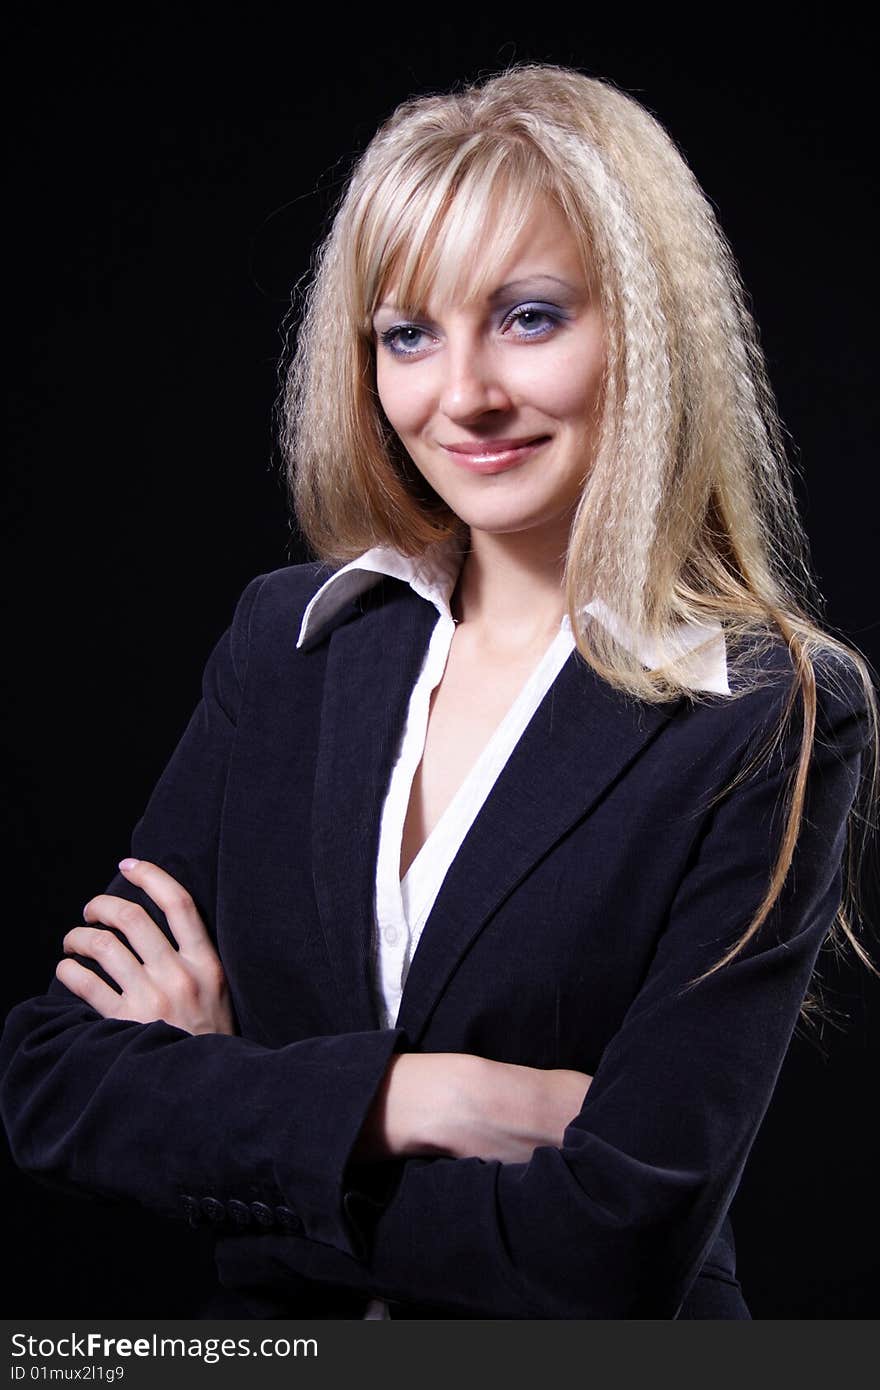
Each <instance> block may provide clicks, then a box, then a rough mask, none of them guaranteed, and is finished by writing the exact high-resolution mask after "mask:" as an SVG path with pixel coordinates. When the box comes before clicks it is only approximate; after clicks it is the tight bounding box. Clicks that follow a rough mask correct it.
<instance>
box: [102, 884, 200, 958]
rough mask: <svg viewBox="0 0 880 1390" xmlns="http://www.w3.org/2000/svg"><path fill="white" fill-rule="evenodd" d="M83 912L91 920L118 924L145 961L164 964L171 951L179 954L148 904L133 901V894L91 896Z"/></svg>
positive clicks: (118, 929) (115, 925)
mask: <svg viewBox="0 0 880 1390" xmlns="http://www.w3.org/2000/svg"><path fill="white" fill-rule="evenodd" d="M82 915H83V919H84V921H86V922H88V923H93V922H102V923H103V924H104V926H106V927H115V928H116V929H117V931H120V932H122V934H123V936H124V937H125V939H126V941H128V943H129V945H130V946H131V947H132V949H133V950H135V951H137V953H138V955H139V956H140V958H141V960H142V961H143V962H144V964H145V965H161V964H162V962H163V960H164V961H167V959H168V955H169V953H170V954H172V955H174V956H176V955H177V952H176V951H175V949H174V946H173V945H172V943H171V942H170V941H169V940H168V937H167V936H166V935H165V933H164V932H163V930H162V928H161V927H159V926H157V924H156V923H155V922H154V921H153V919H152V917H151V916H150V914H149V912H147V910H146V908H143V907H141V905H140V903H133V902H131V901H130V899H129V898H118V897H116V896H115V894H112V893H99V894H98V896H97V897H96V898H90V899H89V901H88V902H87V903H86V905H85V907H84V908H83V910H82ZM107 935H108V936H111V937H112V935H113V934H112V932H108V933H107ZM114 939H115V938H114Z"/></svg>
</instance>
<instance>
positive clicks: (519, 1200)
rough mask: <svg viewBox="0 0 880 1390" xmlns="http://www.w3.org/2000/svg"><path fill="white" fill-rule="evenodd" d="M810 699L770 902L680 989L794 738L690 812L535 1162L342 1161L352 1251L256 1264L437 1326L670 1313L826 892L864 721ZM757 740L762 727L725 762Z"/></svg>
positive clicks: (746, 1125) (287, 1244)
mask: <svg viewBox="0 0 880 1390" xmlns="http://www.w3.org/2000/svg"><path fill="white" fill-rule="evenodd" d="M760 698H761V699H762V700H764V706H763V707H764V709H765V710H766V709H767V702H766V700H765V697H764V696H763V695H762V696H761V697H760ZM819 700H820V707H819V716H818V727H817V741H816V748H815V753H814V756H813V760H812V763H811V770H810V773H809V779H808V786H807V799H806V804H805V808H804V818H803V825H802V829H801V832H800V836H799V841H798V844H797V847H796V852H795V858H794V862H793V865H792V868H791V870H790V872H789V875H788V877H787V879H786V883H785V885H784V888H783V892H782V895H781V899H780V900H778V901H777V904H776V907H775V909H774V910H773V912H772V913H771V914H770V916H769V917H768V919H767V920H766V921H765V923H764V924H763V926H762V927H761V929H760V930H759V932H758V933H756V935H755V936H754V937H753V938H752V940H751V941H750V942H749V944H748V946H747V947H746V948H745V949H744V950H743V951H742V952H741V954H740V955H739V956H738V957H737V958H736V959H735V960H734V961H733V962H732V963H730V964H728V965H726V966H725V967H723V968H722V969H720V970H719V971H717V972H716V973H715V974H713V975H712V976H710V977H709V978H708V979H707V980H705V981H703V983H701V984H699V985H698V986H696V987H694V988H692V989H690V990H686V989H685V988H684V987H685V986H686V985H687V983H688V982H689V981H690V980H691V979H692V978H693V977H694V976H696V975H698V974H699V973H701V972H702V971H703V970H705V969H707V968H708V967H709V966H711V965H713V964H714V963H715V962H716V961H717V960H718V959H719V957H720V956H721V955H722V954H723V953H724V951H725V950H726V949H727V948H728V947H729V946H730V945H732V943H733V942H734V941H735V940H736V939H737V938H738V937H739V936H740V935H741V933H742V931H743V930H744V928H745V926H746V925H747V924H748V923H749V922H750V921H751V918H752V915H753V914H754V911H755V910H756V908H757V907H758V905H759V904H760V902H761V900H762V899H763V896H764V893H765V891H766V888H767V885H768V883H769V880H770V870H771V867H772V864H773V863H774V862H775V857H776V851H777V849H778V847H779V844H780V843H781V834H782V827H783V810H784V797H785V793H786V790H787V786H788V781H789V776H790V773H791V770H792V767H793V766H794V765H796V759H797V755H798V750H799V740H800V736H799V730H797V729H795V731H794V732H793V733H792V734H791V736H790V737H789V738H788V739H787V742H786V743H785V744H784V745H783V746H782V748H781V749H779V750H777V752H776V754H775V755H774V757H773V758H772V759H771V760H770V762H769V763H767V764H765V765H764V766H763V767H762V769H761V770H760V771H759V772H758V773H756V774H755V775H753V776H752V777H751V778H750V779H749V780H747V781H745V782H743V783H742V784H741V785H740V786H739V787H738V788H737V789H735V790H734V791H733V792H731V793H729V794H728V795H727V797H726V798H724V799H723V800H722V801H720V802H718V803H717V804H716V806H715V807H714V808H713V809H712V810H711V811H710V812H709V814H708V817H707V820H706V823H705V825H704V827H703V828H702V831H701V834H700V836H699V839H698V843H697V846H696V849H695V851H694V854H693V856H692V863H691V866H690V868H689V871H688V872H687V873H686V875H685V876H684V877H683V879H682V881H681V883H680V886H679V888H678V891H677V895H676V896H675V899H674V902H673V905H672V907H671V910H670V912H669V915H668V919H667V920H666V922H665V926H664V929H663V931H662V933H661V935H660V937H659V939H658V944H657V946H656V950H655V954H654V956H653V959H652V963H651V965H650V968H649V970H648V972H647V975H646V977H645V979H644V981H643V985H642V987H641V989H640V990H639V992H638V994H637V995H636V997H635V998H634V999H633V1002H632V1004H631V1006H630V1008H629V1010H628V1012H627V1014H626V1016H625V1018H624V1021H623V1023H622V1025H621V1027H620V1029H619V1030H618V1032H617V1033H616V1034H615V1035H614V1037H613V1038H612V1039H611V1040H610V1042H609V1043H608V1045H607V1047H606V1049H605V1051H604V1053H603V1055H602V1057H601V1059H600V1062H599V1065H598V1068H597V1070H596V1073H595V1077H594V1079H593V1081H592V1084H591V1086H590V1088H589V1090H588V1093H587V1096H586V1098H585V1102H584V1105H583V1108H582V1109H581V1111H580V1113H579V1114H578V1115H577V1116H576V1117H574V1118H573V1119H572V1121H571V1123H570V1124H569V1125H568V1126H567V1128H566V1130H565V1135H564V1142H563V1144H562V1146H561V1147H559V1148H556V1147H550V1146H545V1147H539V1148H536V1149H535V1151H534V1153H533V1155H532V1157H531V1159H530V1160H529V1161H528V1162H527V1163H515V1164H503V1163H501V1162H498V1161H490V1162H486V1161H483V1160H481V1159H479V1158H463V1159H461V1158H460V1159H452V1158H411V1159H408V1160H406V1161H404V1162H401V1161H394V1162H393V1163H391V1164H388V1165H384V1166H383V1165H381V1164H379V1165H361V1164H359V1165H355V1166H354V1168H353V1169H352V1177H353V1181H352V1183H351V1186H350V1188H349V1190H348V1192H347V1193H346V1197H345V1201H346V1204H347V1206H348V1208H349V1210H350V1211H351V1212H352V1214H355V1213H356V1214H357V1219H358V1220H359V1221H360V1222H361V1224H362V1229H363V1232H364V1240H365V1244H366V1245H367V1246H368V1248H369V1251H370V1254H369V1257H368V1259H366V1260H360V1261H352V1260H350V1259H347V1258H345V1257H341V1256H340V1255H339V1253H338V1251H332V1250H329V1249H326V1248H324V1249H319V1248H318V1247H316V1246H315V1245H313V1244H311V1243H310V1242H308V1241H306V1240H300V1239H297V1238H295V1237H294V1238H292V1239H290V1240H283V1241H281V1242H278V1248H277V1250H276V1251H275V1258H276V1259H277V1260H279V1261H284V1262H286V1264H287V1267H288V1268H290V1269H291V1270H292V1271H296V1272H297V1273H299V1274H305V1275H306V1276H308V1277H310V1278H312V1279H317V1280H326V1281H332V1282H334V1283H338V1284H345V1285H347V1286H348V1287H350V1288H360V1289H362V1290H364V1291H369V1292H371V1293H373V1294H377V1295H381V1296H384V1297H385V1298H388V1299H392V1300H399V1301H402V1302H404V1303H406V1302H416V1303H424V1304H434V1305H437V1306H438V1307H441V1308H445V1309H447V1310H448V1312H449V1315H452V1316H470V1317H489V1318H498V1317H501V1318H632V1317H650V1318H674V1317H675V1316H676V1315H677V1313H678V1311H679V1309H680V1307H681V1305H682V1303H683V1301H684V1299H685V1296H686V1294H687V1293H688V1291H689V1289H690V1287H691V1285H692V1284H693V1282H694V1280H695V1279H696V1277H697V1275H698V1273H699V1270H700V1267H701V1265H702V1263H703V1260H704V1258H705V1256H706V1254H707V1253H708V1251H709V1249H710V1248H711V1246H712V1244H713V1242H714V1240H715V1237H716V1235H717V1233H718V1231H719V1228H720V1226H721V1224H722V1222H723V1220H724V1217H725V1215H726V1213H727V1210H728V1207H729V1205H730V1203H731V1201H732V1198H733V1196H734V1194H735V1192H736V1188H737V1185H738V1183H739V1180H740V1177H741V1174H742V1172H743V1168H744V1165H745V1162H746V1159H747V1156H748V1154H749V1151H750V1149H751V1146H752V1143H753V1141H754V1139H755V1136H756V1133H757V1131H758V1128H759V1126H760V1124H761V1121H762V1119H763V1116H764V1114H765V1111H766V1109H767V1106H768V1103H769V1101H770V1098H771V1095H772V1093H773V1089H774V1086H775V1084H776V1080H777V1076H778V1074H779V1071H780V1067H781V1065H782V1062H783V1059H784V1056H785V1053H786V1051H787V1049H788V1046H789V1043H790V1040H791V1037H792V1034H793V1031H794V1028H795V1025H796V1023H797V1020H798V1014H799V1009H800V1006H801V1004H802V1002H803V999H804V997H805V994H806V991H807V988H808V985H809V981H810V977H811V974H812V971H813V968H814V965H815V963H816V958H817V954H818V951H819V948H820V946H821V945H822V943H823V941H824V939H825V937H826V934H827V932H828V929H829V927H830V926H831V923H832V921H833V918H834V915H835V913H836V911H837V908H838V905H839V903H840V900H841V888H842V860H843V857H844V851H845V842H846V821H847V816H848V813H849V811H850V808H851V805H852V803H853V801H854V798H855V796H856V794H857V791H858V785H859V778H860V767H861V762H862V758H863V756H864V749H865V746H866V743H867V738H868V716H867V711H866V709H865V707H864V697H863V695H861V691H860V690H859V693H858V694H855V693H854V692H852V691H851V692H849V693H848V694H847V693H846V692H843V693H837V694H835V693H834V691H833V690H832V689H831V688H830V687H829V688H827V689H824V690H820V692H819ZM780 712H781V703H780V702H778V701H777V702H776V708H774V710H773V714H774V716H775V715H776V714H778V713H780ZM767 728H768V726H767V723H766V720H765V721H764V722H763V723H762V725H761V729H760V730H759V731H758V733H756V734H755V735H754V737H753V738H751V741H750V742H749V744H748V747H747V748H746V758H750V757H751V755H752V752H753V751H754V748H755V745H756V743H757V741H758V739H759V736H763V734H764V732H765V731H766V730H767ZM741 746H742V745H741ZM739 765H740V766H742V765H743V764H742V763H740V764H739ZM726 770H727V771H728V772H729V771H731V769H730V768H728V769H726ZM727 780H729V779H727ZM720 785H722V784H721V783H719V786H720ZM383 1187H384V1190H383ZM240 1239H244V1240H245V1241H247V1239H248V1238H247V1237H241V1238H239V1237H236V1238H235V1239H234V1240H233V1242H231V1248H229V1249H227V1250H225V1251H222V1252H221V1251H218V1256H219V1260H220V1267H221V1277H223V1272H222V1271H223V1262H224V1261H225V1262H226V1263H227V1265H228V1266H229V1267H230V1269H233V1267H234V1265H235V1263H237V1261H239V1260H241V1259H246V1256H247V1251H246V1250H245V1249H244V1248H242V1249H239V1250H237V1249H236V1248H235V1247H236V1245H237V1243H238V1241H239V1240H240ZM257 1240H259V1237H258V1238H257ZM227 1244H228V1245H229V1244H230V1243H227ZM233 1272H234V1271H233Z"/></svg>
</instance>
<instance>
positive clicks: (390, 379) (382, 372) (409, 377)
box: [376, 361, 430, 434]
mask: <svg viewBox="0 0 880 1390" xmlns="http://www.w3.org/2000/svg"><path fill="white" fill-rule="evenodd" d="M376 390H377V392H378V394H379V401H380V403H381V406H382V409H383V410H384V412H385V414H386V416H387V417H388V420H389V423H390V424H391V425H392V426H393V428H394V429H395V430H396V431H397V433H398V434H407V433H410V432H411V431H412V430H415V429H418V428H419V426H420V425H421V424H422V423H423V421H424V419H425V416H426V414H428V413H429V411H430V405H429V402H428V399H427V392H426V390H425V386H424V382H423V381H421V382H420V380H419V373H418V372H415V371H413V370H412V367H410V368H409V370H407V369H406V368H405V367H403V368H401V367H398V366H395V365H394V364H393V363H392V364H388V363H385V364H383V363H382V362H381V361H380V363H379V364H377V367H376Z"/></svg>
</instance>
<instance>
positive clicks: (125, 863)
mask: <svg viewBox="0 0 880 1390" xmlns="http://www.w3.org/2000/svg"><path fill="white" fill-rule="evenodd" d="M140 862H141V861H140V860H139V859H120V861H119V867H120V869H134V868H136V867H137V865H138V864H139V863H140Z"/></svg>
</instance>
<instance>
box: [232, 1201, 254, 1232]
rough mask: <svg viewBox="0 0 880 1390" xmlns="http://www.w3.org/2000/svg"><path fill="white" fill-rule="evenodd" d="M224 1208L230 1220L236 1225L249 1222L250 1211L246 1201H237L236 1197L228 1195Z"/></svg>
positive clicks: (244, 1224) (247, 1224)
mask: <svg viewBox="0 0 880 1390" xmlns="http://www.w3.org/2000/svg"><path fill="white" fill-rule="evenodd" d="M226 1210H227V1211H228V1213H229V1217H230V1220H231V1221H234V1222H235V1224H236V1226H249V1225H250V1224H251V1212H250V1207H249V1206H248V1204H247V1202H239V1201H238V1199H237V1198H236V1197H230V1199H229V1201H228V1202H227V1203H226Z"/></svg>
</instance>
